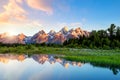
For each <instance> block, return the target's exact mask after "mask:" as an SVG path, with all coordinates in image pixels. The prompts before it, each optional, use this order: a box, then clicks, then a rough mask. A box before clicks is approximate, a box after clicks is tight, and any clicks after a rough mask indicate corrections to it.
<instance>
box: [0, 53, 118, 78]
mask: <svg viewBox="0 0 120 80" xmlns="http://www.w3.org/2000/svg"><path fill="white" fill-rule="evenodd" d="M111 70H112V71H111ZM119 72H120V69H119V68H114V67H109V68H108V67H104V66H103V65H98V64H96V63H94V64H89V63H81V62H75V61H67V60H65V59H61V58H58V57H56V56H55V55H45V54H34V55H31V56H28V55H25V54H21V55H17V54H0V76H1V77H0V80H119V79H120V73H119Z"/></svg>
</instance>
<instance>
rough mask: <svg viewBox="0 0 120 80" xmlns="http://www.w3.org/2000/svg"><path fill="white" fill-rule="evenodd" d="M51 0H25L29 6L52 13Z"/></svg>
mask: <svg viewBox="0 0 120 80" xmlns="http://www.w3.org/2000/svg"><path fill="white" fill-rule="evenodd" d="M52 1H53V0H26V2H27V4H28V6H29V7H31V8H33V9H36V10H41V11H44V12H46V13H48V14H52V13H53V9H52V7H51V3H52Z"/></svg>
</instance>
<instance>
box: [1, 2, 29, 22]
mask: <svg viewBox="0 0 120 80" xmlns="http://www.w3.org/2000/svg"><path fill="white" fill-rule="evenodd" d="M17 1H18V0H17ZM17 1H16V0H9V2H8V3H7V4H6V5H3V9H4V11H3V12H2V13H0V23H1V22H9V21H14V20H23V19H26V15H27V12H26V11H25V10H24V9H23V8H22V7H21V6H20V4H18V2H17Z"/></svg>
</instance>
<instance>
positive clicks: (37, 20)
mask: <svg viewBox="0 0 120 80" xmlns="http://www.w3.org/2000/svg"><path fill="white" fill-rule="evenodd" d="M112 23H114V24H116V25H117V26H120V0H0V33H4V32H9V33H11V34H14V35H15V34H19V33H24V34H25V35H28V36H32V35H34V34H35V33H37V32H38V31H40V30H44V31H46V32H49V31H50V30H55V31H59V30H60V29H61V28H63V27H64V26H67V27H68V28H69V29H71V28H74V29H75V28H76V27H80V28H82V29H83V30H87V31H91V30H98V29H107V28H108V27H109V26H110V24H112Z"/></svg>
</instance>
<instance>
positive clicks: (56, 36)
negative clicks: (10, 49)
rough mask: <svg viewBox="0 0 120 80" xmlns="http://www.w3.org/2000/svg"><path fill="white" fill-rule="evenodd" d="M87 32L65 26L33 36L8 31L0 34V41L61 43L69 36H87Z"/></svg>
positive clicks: (6, 42)
mask: <svg viewBox="0 0 120 80" xmlns="http://www.w3.org/2000/svg"><path fill="white" fill-rule="evenodd" d="M89 34H90V33H89V32H88V31H84V30H82V29H81V28H76V29H70V30H69V29H68V28H67V27H64V28H62V29H61V30H60V31H59V32H55V31H54V30H51V31H50V32H49V33H46V32H45V31H44V30H41V31H39V32H38V33H36V34H34V35H33V36H26V35H24V34H23V33H22V34H18V35H14V36H9V33H2V34H0V43H4V44H13V43H20V44H27V43H28V44H29V43H38V44H40V43H55V44H62V43H63V42H64V41H65V40H69V39H71V38H79V36H85V37H89Z"/></svg>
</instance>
